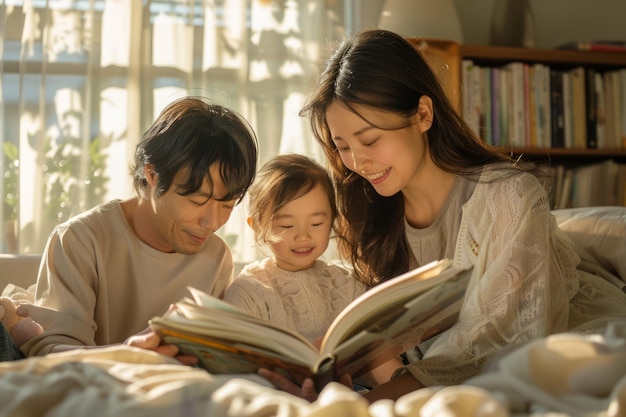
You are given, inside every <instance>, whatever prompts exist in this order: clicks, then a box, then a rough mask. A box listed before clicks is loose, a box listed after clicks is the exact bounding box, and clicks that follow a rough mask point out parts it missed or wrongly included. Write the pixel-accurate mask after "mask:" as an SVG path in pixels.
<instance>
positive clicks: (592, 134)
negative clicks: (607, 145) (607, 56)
mask: <svg viewBox="0 0 626 417" xmlns="http://www.w3.org/2000/svg"><path fill="white" fill-rule="evenodd" d="M596 74H597V73H596V70H595V69H594V68H592V67H589V68H585V98H586V101H585V107H586V111H585V115H586V128H587V148H589V149H597V148H598V130H597V129H598V96H597V92H596Z"/></svg>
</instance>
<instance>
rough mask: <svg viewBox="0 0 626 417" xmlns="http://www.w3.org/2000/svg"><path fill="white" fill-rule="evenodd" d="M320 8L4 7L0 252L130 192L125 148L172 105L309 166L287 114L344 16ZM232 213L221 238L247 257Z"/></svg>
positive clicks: (70, 0)
mask: <svg viewBox="0 0 626 417" xmlns="http://www.w3.org/2000/svg"><path fill="white" fill-rule="evenodd" d="M346 4H347V5H344V2H342V1H321V0H310V1H305V0H297V1H296V0H291V1H290V0H283V1H272V0H247V1H246V0H221V1H220V0H214V1H208V0H204V1H202V0H170V1H166V0H151V1H150V0H143V1H135V0H133V1H128V0H47V1H44V0H31V1H27V0H26V1H18V0H5V1H4V2H2V5H0V54H1V58H2V59H1V60H0V94H1V102H0V132H1V138H0V145H1V146H2V158H1V160H0V172H2V174H3V175H2V177H1V178H2V179H1V180H0V191H1V195H2V196H3V197H4V200H3V205H2V206H1V207H0V218H1V219H2V226H3V229H2V230H3V233H2V234H1V235H0V252H5V253H6V252H9V253H41V252H42V251H43V248H44V246H45V242H46V240H47V237H48V234H49V233H50V231H51V230H52V228H53V227H54V226H55V225H57V224H58V223H60V222H62V221H65V220H67V219H68V218H69V217H71V216H73V215H75V214H78V213H80V212H82V211H84V210H87V209H89V208H91V207H93V206H95V205H97V204H99V203H102V202H104V201H108V200H110V199H113V198H125V197H127V196H130V195H132V188H131V178H130V175H129V173H128V165H129V162H130V160H131V159H132V155H133V152H134V146H135V144H136V141H137V140H138V138H139V137H140V136H141V134H142V133H143V131H144V130H145V129H146V128H147V127H148V126H149V124H150V123H151V122H152V121H153V120H154V118H155V117H156V115H157V114H158V113H159V111H160V109H161V108H162V107H163V106H164V105H165V104H166V103H168V102H170V101H171V100H173V99H174V98H176V97H179V96H182V95H186V94H193V95H202V96H205V97H208V98H211V99H213V100H215V101H217V102H219V103H220V104H223V105H226V106H228V107H230V108H233V109H235V110H237V111H239V112H240V113H242V114H243V115H244V116H245V117H246V118H247V119H248V120H249V121H250V123H251V124H252V126H253V127H254V129H255V131H256V133H257V135H258V138H259V144H260V161H259V162H260V163H263V162H265V161H266V160H267V159H268V158H269V157H271V156H272V155H275V154H277V153H285V152H301V153H306V154H308V155H317V156H318V157H320V158H321V153H320V150H319V149H317V145H316V144H315V143H313V141H312V140H310V139H309V138H310V134H309V132H308V122H307V121H306V120H302V118H300V117H299V116H298V111H299V109H300V107H301V106H302V104H303V102H304V99H305V98H306V96H307V93H308V92H309V91H310V90H311V88H312V86H313V84H314V83H315V80H316V77H317V75H318V73H319V65H320V63H321V61H322V58H323V54H324V48H325V47H326V45H327V42H329V41H332V40H334V39H338V38H340V37H342V36H343V34H344V27H345V25H344V24H343V22H344V21H345V18H344V7H346V8H347V6H348V5H350V4H351V2H346ZM244 210H245V209H244V207H243V206H240V207H238V209H237V211H235V212H234V213H233V216H232V218H231V220H230V221H229V223H228V224H227V225H226V226H225V227H224V228H222V230H221V233H222V235H223V236H224V237H225V238H226V240H227V241H228V242H229V244H230V246H231V249H232V250H233V256H234V257H235V259H236V260H238V261H240V262H243V261H249V260H252V259H253V258H255V257H256V251H255V250H254V248H253V247H252V245H251V243H250V242H251V241H252V236H251V232H250V231H249V230H247V229H248V228H247V226H245V224H246V223H245V221H244V218H245V212H244Z"/></svg>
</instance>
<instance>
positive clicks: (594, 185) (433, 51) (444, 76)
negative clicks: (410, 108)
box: [409, 38, 626, 208]
mask: <svg viewBox="0 0 626 417" xmlns="http://www.w3.org/2000/svg"><path fill="white" fill-rule="evenodd" d="M409 41H411V42H412V43H413V44H414V46H415V47H416V48H417V49H419V50H420V51H422V53H423V54H424V56H425V57H426V58H427V60H428V61H429V64H431V67H432V68H433V70H435V72H436V73H437V74H438V76H439V77H440V80H441V82H442V85H443V86H444V90H446V94H447V95H448V97H449V98H450V100H451V101H452V103H453V105H454V106H455V107H456V108H457V110H458V111H459V112H460V113H461V114H462V115H463V117H464V119H465V120H466V121H467V122H468V124H470V126H472V127H473V128H474V129H475V130H476V131H477V133H478V134H479V135H480V136H481V137H482V138H483V139H485V140H486V141H487V142H488V143H492V144H493V146H494V147H496V148H497V149H498V150H500V151H501V152H504V153H507V154H513V155H521V154H523V156H524V158H525V159H526V160H530V161H536V162H539V163H548V164H549V165H550V167H551V170H552V173H553V176H554V178H553V187H554V189H553V193H552V195H551V198H552V199H553V201H552V204H553V207H554V208H566V207H580V206H593V205H622V206H626V136H625V135H626V84H625V85H624V86H622V87H621V91H622V92H621V93H615V95H616V97H615V98H614V100H617V103H623V104H616V106H617V108H616V109H615V108H612V110H611V111H615V112H616V114H615V115H612V116H611V118H612V120H613V121H615V124H613V123H611V125H610V126H612V127H611V129H613V131H612V132H609V133H610V137H611V138H612V139H611V141H608V140H605V137H606V132H605V130H604V125H603V127H602V131H600V130H598V129H597V128H596V126H595V124H593V125H590V126H593V127H592V128H591V129H593V132H595V133H596V134H597V135H601V136H602V142H598V144H597V145H596V147H595V148H594V147H593V145H592V144H591V141H590V142H587V138H588V137H589V135H590V136H594V134H593V133H588V132H589V131H587V127H586V125H587V123H590V122H592V121H593V120H590V121H588V120H587V113H588V112H590V111H591V110H590V109H589V108H586V105H587V100H588V94H589V92H588V90H587V89H586V88H588V87H584V85H583V90H582V93H581V90H580V88H581V87H580V84H579V85H578V86H577V88H578V90H574V89H573V88H574V87H573V81H571V78H573V75H571V74H572V73H573V72H574V70H575V69H578V71H579V72H578V74H579V77H580V76H581V74H582V77H584V78H585V79H586V78H587V73H593V72H595V73H597V74H599V75H596V77H600V78H602V79H603V80H604V79H605V77H608V76H607V75H606V74H608V73H621V72H623V73H624V75H622V76H621V80H623V82H624V83H626V53H615V52H590V51H577V50H547V49H527V48H509V47H496V46H478V45H463V44H456V43H454V42H450V41H443V40H434V39H419V38H409ZM514 66H516V67H517V68H516V69H515V70H513V67H514ZM540 66H543V67H544V69H543V71H544V72H545V74H546V75H545V76H544V77H549V76H550V75H548V74H552V73H557V72H558V73H559V76H558V77H559V78H561V79H562V80H566V81H564V82H565V83H568V87H567V88H568V89H569V92H568V93H567V94H569V95H568V96H567V97H566V101H562V102H563V103H570V104H569V110H566V107H567V105H566V104H563V105H557V104H556V103H557V102H556V101H554V100H553V97H552V96H551V95H550V97H549V98H545V97H544V98H545V100H548V101H547V104H546V101H545V100H544V101H543V105H544V107H545V106H547V109H546V110H545V112H548V113H546V114H545V115H546V116H547V119H548V120H547V123H552V122H551V119H555V118H559V117H560V118H561V120H563V118H564V113H565V112H566V111H568V112H569V113H568V115H567V118H565V123H568V126H569V128H568V132H569V133H568V134H569V136H568V137H567V142H566V143H565V144H563V143H558V142H557V143H556V145H555V142H553V139H552V135H553V134H554V133H553V132H549V133H546V130H551V129H552V127H551V126H546V125H542V126H543V127H541V128H540V127H538V126H540V123H537V120H539V119H541V120H545V117H543V115H540V114H539V110H537V109H536V108H535V107H534V106H535V103H533V104H532V106H531V107H529V104H528V103H529V100H530V99H529V96H530V95H532V96H533V100H532V101H535V102H536V103H539V101H538V100H539V95H535V93H534V91H535V90H534V88H539V87H535V86H534V85H533V87H532V90H531V91H532V92H529V89H531V87H529V86H530V85H531V83H530V81H529V80H532V79H533V78H532V77H533V76H534V75H533V74H535V73H538V72H539V71H540V69H537V70H536V69H535V68H537V67H540ZM442 68H445V71H442ZM472 68H476V69H478V70H480V71H483V75H476V72H475V73H474V75H473V76H468V74H471V71H472ZM519 68H522V70H520V69H519ZM529 68H532V69H531V70H529ZM500 69H505V70H506V72H510V71H512V72H515V71H518V72H517V75H507V77H512V78H515V79H518V80H519V79H520V75H519V74H520V72H519V71H523V72H522V74H523V76H522V77H524V78H523V79H524V80H525V81H524V84H523V85H524V88H523V89H521V88H522V87H519V85H520V84H519V83H520V82H521V81H517V83H518V84H517V87H516V86H514V84H515V83H514V82H513V81H510V80H509V81H507V82H508V84H502V81H501V80H498V78H497V77H499V76H501V74H500V73H501V71H499V70H500ZM529 71H530V75H529ZM484 73H487V75H484ZM496 73H498V74H500V75H498V74H496ZM502 73H504V71H502ZM494 74H495V75H494ZM563 74H565V75H563ZM472 77H473V78H472ZM481 77H482V78H486V79H487V81H486V82H485V81H484V80H481V81H480V86H478V84H479V83H478V81H476V80H480V79H481ZM492 77H494V78H495V79H496V80H497V81H498V82H499V83H500V84H493V82H494V81H493V80H494V78H492ZM502 77H504V76H502ZM591 77H592V78H593V75H592V76H591ZM544 79H545V78H544ZM549 79H550V80H554V78H549ZM585 82H586V81H585ZM485 83H492V84H491V85H490V87H489V88H487V87H485ZM606 83H607V82H606V81H603V83H601V84H600V85H603V84H604V85H605V84H606ZM545 84H546V83H545V82H544V85H545ZM494 85H498V86H499V87H497V88H496V87H494ZM504 85H506V86H507V88H504V87H503V86H504ZM547 85H548V87H547V88H548V89H549V88H550V82H547ZM515 88H517V89H518V90H517V91H516V92H515V93H514V90H513V89H515ZM544 88H545V87H544ZM600 89H602V87H600ZM483 90H487V92H485V91H483ZM499 90H506V91H508V93H507V94H508V96H505V97H502V96H501V97H500V98H499V99H497V98H495V94H496V93H495V91H499ZM604 91H606V87H604ZM617 91H620V90H619V87H618V90H617ZM481 94H482V98H481V97H480V95H481ZM514 94H516V95H515V98H513V95H514ZM603 94H604V93H603ZM607 94H608V93H607ZM500 95H501V94H500ZM485 97H487V98H485ZM520 97H523V98H520ZM581 97H583V99H582V101H581V100H580V98H581ZM598 97H600V98H599V99H598ZM561 98H562V97H561ZM574 98H576V100H577V104H573V101H574ZM594 98H595V99H598V100H601V101H602V103H607V101H606V98H604V97H603V96H602V95H601V96H598V94H595V95H594ZM562 99H563V98H562ZM520 100H523V101H524V103H525V104H524V105H520V104H519V101H520ZM487 101H488V104H485V103H486V102H487ZM476 102H480V103H481V104H480V105H476V104H475V103H476ZM503 102H507V103H509V105H510V106H512V107H515V106H518V107H515V108H514V109H508V115H509V116H510V117H509V119H512V118H514V117H518V119H517V120H516V123H517V125H519V124H520V123H521V124H524V126H525V129H527V130H526V131H525V132H524V134H520V130H515V132H516V133H518V134H513V133H512V130H511V131H509V130H505V133H504V134H501V133H500V129H497V128H496V127H495V124H494V123H495V122H494V118H495V117H498V119H499V120H501V116H500V115H495V114H494V113H493V112H492V107H495V108H497V109H499V110H502V109H503V108H504V107H506V106H503V105H502V104H501V103H503ZM513 102H517V103H518V104H512V103H513ZM613 102H614V103H615V101H613ZM583 103H584V104H583ZM481 106H482V107H481ZM485 106H486V107H487V110H485V109H484V107H485ZM574 106H578V107H577V108H576V107H574ZM580 106H584V107H582V110H581V107H580ZM620 106H623V109H622V108H620ZM477 108H478V110H477ZM530 108H532V109H533V110H532V111H531V110H530ZM594 108H595V107H594ZM558 109H561V112H560V113H559V112H556V113H555V111H556V110H558ZM504 111H507V109H505V110H504ZM481 112H482V113H481ZM581 112H582V113H581ZM602 112H604V113H602ZM606 112H607V110H606V109H602V111H600V112H599V111H594V112H593V113H594V114H596V115H598V114H599V115H600V117H601V119H600V121H605V120H608V115H607V114H605V113H606ZM487 113H489V115H487ZM516 114H517V115H520V114H522V115H523V116H515V115H516ZM581 114H582V116H581ZM604 116H606V117H604ZM531 117H533V118H531ZM555 120H557V119H555ZM581 122H582V124H581ZM506 123H507V124H509V123H511V124H512V123H513V122H510V121H507V122H506ZM574 123H578V125H577V127H576V128H575V127H574ZM621 125H623V126H624V127H622V128H621V129H622V130H621V132H622V134H621V136H620V134H619V133H618V131H619V129H620V126H621ZM511 129H512V128H511ZM515 129H517V127H516V128H515ZM528 129H531V130H534V132H533V133H532V134H531V133H528V132H529V130H528ZM540 129H544V131H543V132H542V133H541V135H543V136H541V137H543V138H544V139H542V140H540V139H539V136H540V133H539V130H540ZM581 129H583V130H585V133H584V134H582V133H580V132H581ZM574 131H577V132H578V133H576V135H578V136H576V138H574V135H575V134H574ZM600 132H601V133H600ZM561 134H562V133H561ZM545 135H547V137H545ZM581 135H582V136H581ZM495 136H497V138H496V137H495ZM508 137H510V138H511V140H508V139H507V138H508ZM518 137H523V138H522V139H521V140H518V139H515V138H518ZM598 137H599V136H598ZM561 140H563V139H561ZM574 140H576V142H575V143H574ZM583 140H584V143H582V144H581V142H580V141H583ZM520 142H523V143H521V144H520Z"/></svg>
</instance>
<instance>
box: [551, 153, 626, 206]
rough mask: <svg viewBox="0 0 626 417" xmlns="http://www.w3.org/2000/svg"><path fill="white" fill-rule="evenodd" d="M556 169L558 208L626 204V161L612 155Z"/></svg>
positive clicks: (553, 196)
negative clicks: (591, 161)
mask: <svg viewBox="0 0 626 417" xmlns="http://www.w3.org/2000/svg"><path fill="white" fill-rule="evenodd" d="M551 169H552V178H553V180H552V192H551V193H550V196H551V199H552V201H551V206H552V207H553V208H555V209H562V208H574V207H590V206H626V164H624V163H618V162H616V161H614V160H612V159H609V160H606V161H603V162H599V163H595V164H589V165H583V166H577V167H568V166H565V165H556V166H554V167H552V168H551Z"/></svg>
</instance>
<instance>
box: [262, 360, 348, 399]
mask: <svg viewBox="0 0 626 417" xmlns="http://www.w3.org/2000/svg"><path fill="white" fill-rule="evenodd" d="M259 375H261V376H262V377H264V378H266V379H267V380H268V381H270V382H271V383H272V384H273V385H274V386H275V387H276V388H278V389H279V390H281V391H285V392H288V393H290V394H293V395H295V396H296V397H300V398H304V399H305V400H307V401H310V402H313V401H315V400H317V396H318V395H319V393H318V392H317V391H316V390H315V384H314V383H313V380H312V379H311V378H306V379H305V380H304V382H302V386H301V387H300V386H298V385H296V384H295V383H293V382H292V381H291V380H289V379H288V378H286V377H284V376H283V375H281V374H278V373H276V372H274V371H270V370H269V369H265V368H261V369H259ZM339 382H340V383H342V384H343V385H345V386H347V387H348V388H350V389H352V378H351V377H350V375H348V374H345V375H343V376H342V377H341V378H340V379H339Z"/></svg>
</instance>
